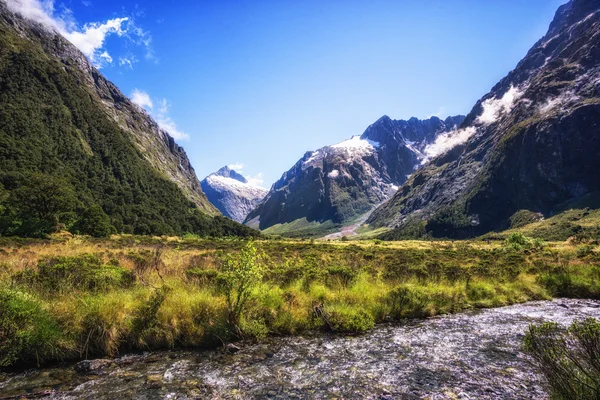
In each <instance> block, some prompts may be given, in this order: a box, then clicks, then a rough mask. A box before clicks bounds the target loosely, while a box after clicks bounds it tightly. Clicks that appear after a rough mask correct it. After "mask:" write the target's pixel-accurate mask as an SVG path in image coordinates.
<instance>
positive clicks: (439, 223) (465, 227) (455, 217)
mask: <svg viewBox="0 0 600 400" xmlns="http://www.w3.org/2000/svg"><path fill="white" fill-rule="evenodd" d="M471 226H472V225H471V221H470V220H469V218H468V217H467V215H466V213H465V208H464V206H463V205H460V204H453V205H451V206H446V207H442V208H441V209H440V210H439V211H438V212H437V213H435V214H434V215H433V216H432V217H431V218H430V219H429V221H428V222H427V225H426V227H425V230H426V231H427V232H431V233H432V234H433V236H434V237H461V236H469V235H468V231H469V228H471ZM470 236H473V235H470Z"/></svg>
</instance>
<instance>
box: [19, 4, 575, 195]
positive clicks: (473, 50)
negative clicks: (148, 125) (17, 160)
mask: <svg viewBox="0 0 600 400" xmlns="http://www.w3.org/2000/svg"><path fill="white" fill-rule="evenodd" d="M10 1H14V2H21V3H23V4H22V6H23V7H25V8H27V7H32V8H35V7H37V6H40V7H42V9H43V11H44V12H45V13H46V14H47V15H48V16H50V17H51V18H52V19H53V21H59V23H60V25H61V26H62V27H63V28H64V31H65V32H67V33H66V35H70V36H69V37H71V38H72V40H73V41H74V42H77V43H76V44H77V45H78V46H79V47H80V48H82V49H87V51H86V54H88V56H89V57H90V58H93V59H94V61H95V62H96V63H97V64H98V65H100V66H101V70H102V72H103V73H104V74H105V75H106V76H107V77H108V78H109V79H110V80H112V81H113V82H114V83H115V84H116V85H117V86H118V87H119V88H120V89H121V90H122V91H123V92H124V93H125V94H127V95H129V96H133V94H134V91H136V90H137V92H136V93H137V94H136V96H135V97H136V99H137V100H138V101H141V102H142V103H144V104H145V106H146V107H147V108H148V110H149V112H150V113H151V114H152V115H154V116H155V118H156V119H157V120H159V121H160V123H161V124H162V125H163V126H165V127H167V128H168V129H170V130H172V131H173V132H174V134H175V135H176V136H178V137H179V139H178V142H179V143H180V144H181V145H183V146H184V147H185V149H186V151H187V153H188V155H189V157H190V159H191V161H192V164H193V166H194V168H195V169H196V173H197V174H198V177H199V178H200V179H202V178H203V177H204V176H205V175H207V174H209V173H210V172H213V171H215V170H217V169H218V168H220V167H222V166H223V165H226V164H234V163H241V164H243V165H244V168H243V173H244V174H245V175H247V176H251V177H253V178H255V180H256V181H259V180H263V181H264V182H263V185H264V186H266V187H269V186H270V185H271V184H272V183H273V182H274V181H275V180H277V179H278V178H279V177H280V176H281V174H282V173H283V172H284V171H286V170H287V169H289V168H290V167H291V166H292V165H293V164H294V163H295V162H296V161H297V160H298V159H299V158H300V157H301V156H302V155H303V154H304V152H305V151H308V150H314V149H317V148H319V147H321V146H324V145H328V144H333V143H337V142H339V141H342V140H344V139H345V138H348V137H350V136H352V135H357V134H361V133H362V132H363V131H364V129H365V128H366V127H367V126H368V125H369V124H371V123H372V122H374V121H375V120H377V119H378V118H379V117H381V116H382V115H384V114H387V115H389V116H390V117H392V118H395V119H407V118H410V117H411V116H416V117H419V118H424V117H427V116H430V115H438V116H440V117H445V116H447V115H454V114H460V113H462V114H466V113H467V112H469V111H470V109H471V107H472V106H473V105H474V103H475V101H476V100H477V99H479V98H480V97H481V96H482V95H484V94H485V93H486V92H487V91H489V89H490V88H491V87H492V86H493V85H494V84H495V83H496V82H497V81H498V80H499V79H501V78H502V77H503V76H505V75H506V74H507V73H508V72H509V71H510V70H511V69H512V68H514V66H515V65H516V63H517V62H518V61H519V60H520V59H521V58H522V57H523V56H524V55H525V54H526V52H527V50H528V49H529V48H530V47H531V46H532V45H533V44H534V43H535V42H536V41H537V40H538V39H539V38H540V37H541V36H542V35H543V34H544V33H545V32H546V30H547V28H548V25H549V23H550V21H551V20H552V17H553V15H554V13H555V11H556V9H557V8H558V6H559V5H561V4H563V3H564V2H565V0H527V1H522V0H504V1H500V0H489V1H488V0H486V1H481V0H443V1H441V0H440V1H438V0H425V1H423V0H420V1H418V0H395V1H380V0H369V1H354V0H326V1H318V0H314V1H311V0H307V1H296V0H284V1H281V0H280V1H268V0H265V1H257V0H253V1H227V0H220V1H180V0H178V1H164V0H163V1H154V0H153V1H146V2H143V3H137V4H136V3H134V2H132V3H128V2H122V1H112V0H104V1H100V0H85V1H81V0H66V1H64V2H60V1H59V0H56V1H55V2H54V3H52V2H48V0H46V1H45V2H40V0H10ZM51 5H53V7H50V6H51ZM35 15H37V14H35ZM122 18H127V20H122ZM109 22H111V23H112V25H110V26H109V25H108V23H109ZM90 23H97V24H96V25H93V26H92V25H89V24H90ZM86 24H88V25H87V26H86ZM117 25H118V26H117ZM90 27H92V28H96V29H95V30H90V29H87V28H90ZM104 28H106V29H104ZM86 29H87V30H86ZM73 32H82V35H79V36H77V35H74V34H73ZM98 35H100V37H99V36H98ZM99 39H101V40H100V41H99ZM86 46H87V47H86ZM109 60H112V61H111V62H108V61H109ZM150 105H151V107H150ZM259 174H262V175H259Z"/></svg>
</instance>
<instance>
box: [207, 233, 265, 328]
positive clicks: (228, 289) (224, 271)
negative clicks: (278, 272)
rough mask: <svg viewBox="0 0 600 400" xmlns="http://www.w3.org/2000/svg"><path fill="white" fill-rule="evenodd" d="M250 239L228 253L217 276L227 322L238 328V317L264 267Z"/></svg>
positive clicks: (259, 280) (259, 279)
mask: <svg viewBox="0 0 600 400" xmlns="http://www.w3.org/2000/svg"><path fill="white" fill-rule="evenodd" d="M260 258H261V257H260V256H259V254H258V252H257V250H256V246H255V245H254V242H253V241H252V240H249V241H248V242H246V244H245V245H244V247H243V248H242V250H241V251H240V253H239V254H228V255H227V256H226V257H225V259H224V260H223V263H222V265H221V269H220V271H219V275H218V277H217V280H218V285H219V288H220V290H221V291H222V292H223V294H224V295H225V299H226V301H227V308H228V310H229V323H230V324H231V325H232V326H233V327H234V328H235V329H236V330H237V331H238V333H240V334H241V333H242V332H241V330H240V317H241V315H242V312H243V311H244V308H245V307H246V304H247V303H248V300H249V299H250V297H251V296H252V291H253V290H254V288H255V287H256V286H257V285H258V284H259V283H260V282H261V280H262V277H263V274H264V268H263V265H262V263H261V262H260V261H261V260H260Z"/></svg>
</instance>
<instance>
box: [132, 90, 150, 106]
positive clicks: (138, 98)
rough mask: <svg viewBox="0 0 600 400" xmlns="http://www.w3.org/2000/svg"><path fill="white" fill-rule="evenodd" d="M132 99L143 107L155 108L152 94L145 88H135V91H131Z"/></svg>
mask: <svg viewBox="0 0 600 400" xmlns="http://www.w3.org/2000/svg"><path fill="white" fill-rule="evenodd" d="M131 101H132V102H134V103H135V104H137V105H138V106H140V107H142V108H147V109H150V110H151V109H152V108H154V104H153V103H152V99H151V98H150V95H149V94H148V93H146V92H144V91H143V90H138V89H133V93H131Z"/></svg>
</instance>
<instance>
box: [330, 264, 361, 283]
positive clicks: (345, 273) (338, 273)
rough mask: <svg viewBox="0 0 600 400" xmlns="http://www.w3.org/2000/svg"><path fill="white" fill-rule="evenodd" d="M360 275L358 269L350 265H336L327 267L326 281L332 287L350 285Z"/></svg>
mask: <svg viewBox="0 0 600 400" xmlns="http://www.w3.org/2000/svg"><path fill="white" fill-rule="evenodd" d="M357 277H358V271H355V270H353V269H352V268H350V267H345V266H335V267H329V268H327V277H326V282H327V285H328V286H330V287H344V288H346V287H348V286H350V285H351V284H352V283H353V282H354V281H356V278H357Z"/></svg>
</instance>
